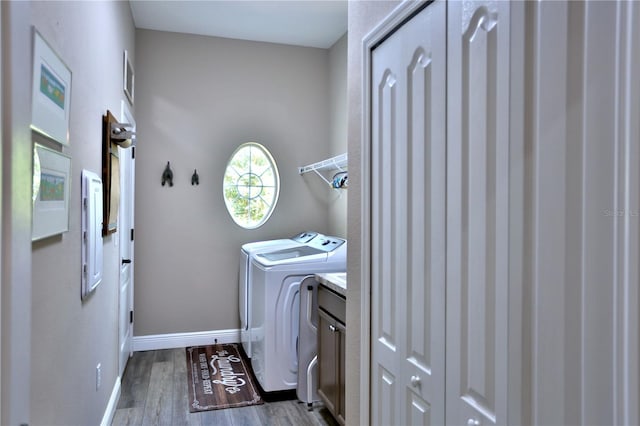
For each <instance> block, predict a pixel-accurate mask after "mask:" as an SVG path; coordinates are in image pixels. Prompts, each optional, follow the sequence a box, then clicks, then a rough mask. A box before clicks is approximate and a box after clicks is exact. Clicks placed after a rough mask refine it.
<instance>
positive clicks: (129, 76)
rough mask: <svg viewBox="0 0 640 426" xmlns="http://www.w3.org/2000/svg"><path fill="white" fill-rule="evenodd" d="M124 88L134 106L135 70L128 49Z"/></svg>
mask: <svg viewBox="0 0 640 426" xmlns="http://www.w3.org/2000/svg"><path fill="white" fill-rule="evenodd" d="M123 90H124V94H125V95H126V96H127V99H128V100H129V103H130V104H131V106H133V97H134V94H135V72H134V70H133V65H131V60H130V58H129V53H128V52H127V51H126V50H125V51H124V76H123Z"/></svg>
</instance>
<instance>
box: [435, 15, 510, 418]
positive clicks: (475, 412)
mask: <svg viewBox="0 0 640 426" xmlns="http://www.w3.org/2000/svg"><path fill="white" fill-rule="evenodd" d="M508 8H509V5H508V3H506V2H497V3H496V2H461V3H458V2H454V3H449V14H448V32H449V39H448V41H449V49H450V50H449V55H448V57H449V61H450V62H449V64H448V67H449V68H448V70H449V72H448V75H447V78H448V88H449V93H448V105H449V115H448V126H449V127H448V128H449V129H450V132H449V134H448V145H449V147H450V148H449V154H448V170H449V180H448V187H447V191H448V199H449V214H450V220H449V222H448V224H447V226H448V228H447V229H448V235H447V242H448V247H449V252H448V258H447V268H448V271H450V274H449V276H448V282H447V291H448V293H447V360H448V364H447V398H448V399H447V406H448V410H447V423H451V424H462V423H467V424H495V423H504V422H505V421H506V397H507V393H506V392H507V366H508V364H507V356H508V347H507V343H508V342H507V331H508V330H507V318H508V259H509V247H508V226H509V223H508V217H509V216H508V206H509V203H508V190H509V186H508V182H509V167H508V166H509V163H508V161H509V125H508V117H509V109H508V106H509V86H508V85H509V39H508V36H509V13H508V12H509V9H508ZM452 129H455V131H451V130H452Z"/></svg>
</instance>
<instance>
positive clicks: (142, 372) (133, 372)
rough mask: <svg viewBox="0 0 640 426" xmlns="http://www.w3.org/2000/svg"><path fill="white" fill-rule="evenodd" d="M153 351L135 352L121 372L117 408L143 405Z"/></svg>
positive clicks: (153, 357)
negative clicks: (122, 372)
mask: <svg viewBox="0 0 640 426" xmlns="http://www.w3.org/2000/svg"><path fill="white" fill-rule="evenodd" d="M154 359H155V351H143V352H135V353H134V354H133V356H132V357H131V358H130V359H129V362H128V363H127V368H126V369H125V372H124V374H123V378H122V387H121V393H120V400H119V401H118V406H117V408H134V407H144V404H145V402H146V399H147V390H148V388H149V378H150V377H151V366H152V364H153V360H154Z"/></svg>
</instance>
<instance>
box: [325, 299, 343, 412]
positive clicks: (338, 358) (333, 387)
mask: <svg viewBox="0 0 640 426" xmlns="http://www.w3.org/2000/svg"><path fill="white" fill-rule="evenodd" d="M318 309H319V315H318V395H320V398H321V399H322V401H323V402H324V404H325V406H326V407H327V409H328V410H329V411H330V412H331V414H333V416H334V417H335V418H336V420H338V422H339V423H340V424H344V423H345V421H344V410H345V397H344V390H345V385H344V384H345V372H344V365H345V312H346V300H345V298H344V297H342V296H341V295H338V294H337V293H334V292H333V291H331V290H329V289H327V288H326V287H324V286H319V287H318Z"/></svg>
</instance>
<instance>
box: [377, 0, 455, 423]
mask: <svg viewBox="0 0 640 426" xmlns="http://www.w3.org/2000/svg"><path fill="white" fill-rule="evenodd" d="M445 6H446V5H445V3H444V2H436V3H433V4H431V5H430V6H428V7H426V8H425V9H424V10H422V11H421V12H420V13H419V14H418V15H416V16H415V17H414V18H412V19H411V20H410V21H409V22H407V23H406V24H404V25H403V26H402V27H401V29H400V30H399V31H397V32H395V33H394V34H392V35H391V36H390V37H389V38H388V39H386V40H385V41H384V42H383V43H382V44H381V45H380V46H378V47H377V48H376V49H375V50H374V51H373V56H372V75H371V82H372V87H371V91H372V93H371V100H372V109H371V114H372V129H371V135H372V141H371V144H372V145H371V165H372V167H371V172H372V175H371V205H372V209H371V256H372V257H371V259H372V262H371V292H372V294H371V310H372V324H371V342H372V363H371V368H372V371H371V393H372V401H371V422H372V424H374V425H413V424H418V425H422V424H443V423H444V414H445V412H444V396H445V395H444V391H443V390H444V384H445V381H444V380H445V376H444V375H445V359H444V356H445V335H444V333H445V327H444V322H445V204H446V198H445V165H446V163H445V162H446V158H445V142H446V133H445V130H446V102H445V100H446V99H445V91H446V76H445V73H446V40H445V37H446V34H445V28H446V27H445V20H446V8H445Z"/></svg>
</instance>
